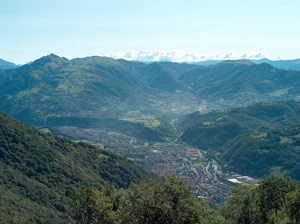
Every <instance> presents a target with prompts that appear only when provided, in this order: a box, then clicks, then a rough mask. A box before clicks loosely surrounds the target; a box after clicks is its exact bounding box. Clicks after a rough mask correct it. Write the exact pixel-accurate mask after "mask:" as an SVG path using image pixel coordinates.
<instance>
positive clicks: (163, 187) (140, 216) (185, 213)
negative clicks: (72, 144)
mask: <svg viewBox="0 0 300 224" xmlns="http://www.w3.org/2000/svg"><path fill="white" fill-rule="evenodd" d="M68 214H69V215H68V219H67V220H68V223H89V224H93V223H95V224H96V223H110V224H116V223H124V224H129V223H136V224H155V223H157V224H165V223H168V224H196V223H199V224H200V223H201V224H206V223H207V224H208V223H216V224H217V223H218V224H222V223H224V224H225V223H226V221H225V219H224V218H223V217H222V216H221V215H219V214H218V213H217V212H216V211H215V210H214V209H213V208H211V207H210V205H209V204H208V202H207V201H205V200H203V199H198V198H197V197H196V196H195V195H194V194H193V193H192V192H191V187H190V186H188V185H186V184H185V182H184V181H182V180H180V179H178V178H176V177H175V176H167V179H166V180H165V181H164V182H147V183H140V184H133V185H131V186H130V187H129V189H128V190H121V191H117V190H115V189H114V188H113V187H111V186H107V187H106V188H102V189H101V190H100V191H99V190H97V189H96V188H94V187H91V186H90V185H88V184H87V185H83V186H81V187H80V188H78V189H77V190H76V191H75V192H74V198H73V203H72V206H71V210H70V211H69V212H68Z"/></svg>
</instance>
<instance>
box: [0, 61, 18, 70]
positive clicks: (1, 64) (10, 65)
mask: <svg viewBox="0 0 300 224" xmlns="http://www.w3.org/2000/svg"><path fill="white" fill-rule="evenodd" d="M17 67H18V66H17V65H15V64H14V63H12V62H8V61H5V60H3V59H1V58H0V69H2V70H4V69H12V68H17Z"/></svg>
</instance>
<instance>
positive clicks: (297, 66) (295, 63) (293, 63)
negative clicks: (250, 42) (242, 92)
mask: <svg viewBox="0 0 300 224" xmlns="http://www.w3.org/2000/svg"><path fill="white" fill-rule="evenodd" d="M248 60H249V61H251V62H253V63H254V64H262V63H267V64H269V65H272V66H273V67H276V68H281V69H293V70H300V59H293V60H270V59H267V58H262V59H256V60H254V59H248ZM224 61H225V60H207V61H200V62H190V63H191V64H197V65H203V66H208V65H216V64H219V63H222V62H224Z"/></svg>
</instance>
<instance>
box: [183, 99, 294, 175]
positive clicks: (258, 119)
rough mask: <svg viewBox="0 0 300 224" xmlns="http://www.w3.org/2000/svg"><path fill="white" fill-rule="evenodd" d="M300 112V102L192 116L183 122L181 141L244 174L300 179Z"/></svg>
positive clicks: (271, 104) (230, 168)
mask: <svg viewBox="0 0 300 224" xmlns="http://www.w3.org/2000/svg"><path fill="white" fill-rule="evenodd" d="M299 109H300V104H299V103H297V102H294V101H286V102H277V103H261V104H256V105H252V106H249V107H243V108H236V109H231V110H227V111H212V112H210V113H207V114H201V113H199V112H197V113H193V114H190V115H189V116H186V117H185V118H184V119H183V120H182V121H181V126H182V127H183V130H184V132H183V135H182V136H181V140H182V141H184V142H187V143H189V144H192V145H195V146H197V147H198V148H201V149H204V150H207V151H208V153H210V154H211V155H212V156H214V157H216V158H217V159H218V160H219V162H220V163H221V164H223V166H224V168H226V169H229V170H233V171H235V172H238V173H241V174H245V175H250V176H254V177H263V176H264V175H268V174H271V173H277V174H279V173H280V174H283V175H289V176H291V177H293V178H295V179H299V177H300V169H299V168H298V165H297V164H299V162H300V151H299V149H300V141H299V137H298V136H299V133H300V126H299V125H298V123H299V122H300V112H299V111H300V110H299ZM220 118H222V119H220ZM208 122H210V123H209V124H210V125H207V124H208ZM276 167H277V168H276ZM278 167H279V168H278Z"/></svg>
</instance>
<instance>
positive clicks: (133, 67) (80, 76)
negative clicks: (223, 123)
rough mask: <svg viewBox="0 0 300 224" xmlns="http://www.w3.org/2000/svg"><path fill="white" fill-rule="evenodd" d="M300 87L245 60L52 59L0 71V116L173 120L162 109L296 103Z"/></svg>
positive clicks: (37, 120)
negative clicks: (134, 114)
mask: <svg viewBox="0 0 300 224" xmlns="http://www.w3.org/2000/svg"><path fill="white" fill-rule="evenodd" d="M299 84H300V71H296V70H283V69H278V68H274V67H272V66H270V65H268V64H265V63H264V64H258V65H256V64H253V63H252V62H249V61H246V60H238V61H225V62H222V63H220V64H217V65H212V66H199V65H192V64H179V63H172V62H154V63H151V64H145V63H141V62H130V61H125V60H114V59H112V58H107V57H96V56H95V57H88V58H77V59H72V60H68V59H66V58H62V57H59V56H57V55H54V54H51V55H48V56H45V57H42V58H40V59H38V60H36V61H34V62H32V63H31V64H26V65H24V66H21V67H19V68H16V69H10V70H3V71H0V100H1V105H0V110H2V111H5V112H7V113H8V114H10V115H12V116H13V117H15V118H18V119H20V120H22V121H25V122H27V123H29V124H32V125H45V124H47V125H48V124H49V122H50V121H51V120H55V119H53V118H55V117H59V118H61V117H70V116H71V117H76V116H79V117H98V118H99V117H104V116H105V117H120V116H122V115H124V113H126V112H128V111H134V110H137V109H144V111H145V112H146V113H147V112H149V111H151V110H153V108H155V109H156V110H158V111H159V112H161V113H171V111H170V108H167V107H166V105H172V103H173V101H172V100H171V99H172V98H175V99H174V100H176V99H177V103H178V99H180V100H181V102H185V101H187V100H189V99H191V97H194V98H196V99H197V100H196V101H197V102H200V103H201V102H204V101H206V102H210V103H211V104H214V105H221V106H222V105H223V106H227V107H228V106H229V107H233V106H243V105H249V104H251V103H253V102H261V101H264V100H268V101H270V100H286V99H299V97H300V89H299V88H298V86H299ZM192 104H193V103H192ZM195 106H196V105H195ZM124 108H125V109H124ZM174 108H175V109H174V111H176V108H177V106H176V105H175V106H174ZM126 110H127V111H126ZM188 112H192V111H188Z"/></svg>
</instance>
